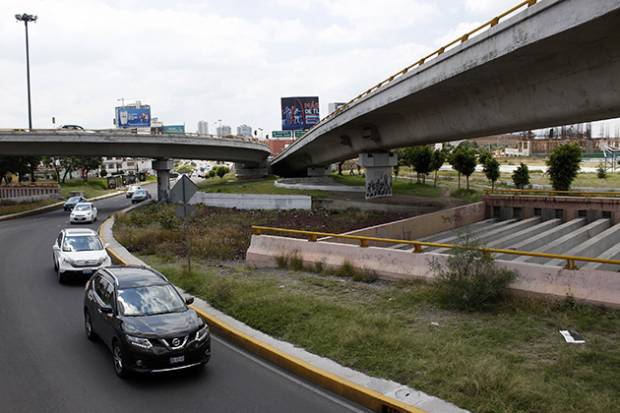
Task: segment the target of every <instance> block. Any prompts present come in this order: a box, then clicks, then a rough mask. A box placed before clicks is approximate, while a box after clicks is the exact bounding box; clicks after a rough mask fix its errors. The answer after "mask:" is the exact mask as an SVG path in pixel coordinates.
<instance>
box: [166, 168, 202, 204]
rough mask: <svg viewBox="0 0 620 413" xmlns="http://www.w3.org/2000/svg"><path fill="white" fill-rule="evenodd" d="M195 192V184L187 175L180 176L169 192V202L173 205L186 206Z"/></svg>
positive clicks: (196, 189)
mask: <svg viewBox="0 0 620 413" xmlns="http://www.w3.org/2000/svg"><path fill="white" fill-rule="evenodd" d="M197 191H198V187H197V186H196V184H195V183H193V182H192V180H191V179H189V178H188V177H187V175H182V177H181V179H179V180H178V181H177V183H176V184H174V186H173V187H172V189H171V190H170V201H171V202H174V203H175V204H178V203H180V204H187V203H189V200H190V199H192V197H193V196H194V194H195V193H196V192H197Z"/></svg>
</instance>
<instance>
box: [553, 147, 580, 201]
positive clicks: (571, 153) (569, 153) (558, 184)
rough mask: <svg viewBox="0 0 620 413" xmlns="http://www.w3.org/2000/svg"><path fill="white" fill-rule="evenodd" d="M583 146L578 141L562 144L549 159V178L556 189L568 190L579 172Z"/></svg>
mask: <svg viewBox="0 0 620 413" xmlns="http://www.w3.org/2000/svg"><path fill="white" fill-rule="evenodd" d="M580 162H581V147H580V146H579V145H578V144H576V143H566V144H564V145H560V146H558V147H557V148H555V149H554V150H553V152H551V155H550V156H549V159H548V160H547V166H548V167H549V169H548V170H547V172H548V173H549V179H550V180H551V185H552V186H553V189H555V190H556V191H568V190H569V189H570V186H571V184H572V183H573V180H574V179H575V178H576V177H577V173H578V172H579V163H580Z"/></svg>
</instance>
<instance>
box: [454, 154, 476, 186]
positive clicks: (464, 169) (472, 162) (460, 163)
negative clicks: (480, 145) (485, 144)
mask: <svg viewBox="0 0 620 413" xmlns="http://www.w3.org/2000/svg"><path fill="white" fill-rule="evenodd" d="M449 162H450V165H452V168H454V169H455V170H456V171H457V172H458V173H459V189H461V174H462V175H465V177H466V178H467V190H469V177H470V176H471V174H473V173H474V171H475V170H476V150H475V149H474V148H473V147H471V146H460V145H459V146H457V148H456V149H455V150H454V151H452V154H451V156H450V159H449Z"/></svg>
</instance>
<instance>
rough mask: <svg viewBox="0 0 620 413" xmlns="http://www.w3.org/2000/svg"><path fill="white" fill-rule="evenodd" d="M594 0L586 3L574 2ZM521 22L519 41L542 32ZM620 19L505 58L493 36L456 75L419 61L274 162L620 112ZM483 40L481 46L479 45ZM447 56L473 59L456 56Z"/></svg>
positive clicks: (304, 161) (303, 164)
mask: <svg viewBox="0 0 620 413" xmlns="http://www.w3.org/2000/svg"><path fill="white" fill-rule="evenodd" d="M566 3H571V2H566ZM572 3H575V2H572ZM559 6H562V4H561V3H558V7H559ZM590 6H591V5H590V2H583V4H582V5H579V4H577V6H576V7H590ZM575 13H576V14H578V13H579V10H577V11H575ZM555 17H556V18H557V17H558V16H555ZM564 17H565V18H566V19H570V18H571V17H572V16H568V15H567V16H564ZM532 19H533V18H532ZM555 23H557V22H552V21H550V22H548V24H555ZM521 24H522V25H524V26H525V27H522V28H514V29H512V30H510V31H511V35H512V36H514V37H515V39H512V41H513V42H517V41H520V40H522V39H519V38H518V37H519V36H521V37H522V36H528V34H529V33H532V32H535V31H536V30H544V29H537V27H538V25H539V24H542V23H541V22H532V23H531V25H528V20H525V21H524V22H522V23H521ZM618 27H620V11H618V10H616V11H614V12H612V13H609V14H606V15H604V16H603V17H599V18H596V19H593V20H590V21H589V22H588V23H585V24H581V25H578V26H576V27H574V28H571V29H570V30H566V31H563V32H561V33H560V34H556V35H554V36H551V37H547V38H545V39H543V40H541V41H537V42H533V43H531V44H529V45H526V46H523V47H520V48H518V49H516V50H514V51H511V52H510V53H507V54H505V55H504V56H501V57H495V55H494V54H495V53H497V52H496V51H495V50H497V49H501V47H502V46H501V45H497V44H496V43H497V42H500V41H502V39H499V38H498V39H490V40H489V39H487V40H485V41H487V42H493V40H496V42H495V43H493V44H492V45H487V46H486V48H487V49H488V50H487V55H484V53H482V54H481V51H480V50H478V51H477V53H478V54H479V55H480V56H479V57H480V60H483V61H485V63H481V64H475V65H474V64H473V62H472V61H471V59H469V63H470V66H467V67H466V68H465V69H464V70H463V71H461V73H458V74H455V75H451V74H450V70H451V69H450V68H448V70H441V69H442V68H446V67H445V65H448V66H449V65H450V63H449V62H448V61H445V62H439V63H437V64H436V65H435V66H433V65H430V66H429V67H428V68H426V69H424V66H423V67H422V69H421V71H420V72H419V73H417V74H416V75H415V76H412V77H411V78H409V79H405V80H403V81H402V82H400V83H398V84H396V85H394V86H391V87H389V88H388V90H383V91H380V92H378V93H376V95H373V96H371V97H370V98H368V99H366V100H365V101H362V102H361V103H359V104H358V105H356V106H353V107H352V108H351V109H349V110H347V111H345V112H343V114H342V115H339V116H338V117H336V118H334V119H333V120H332V121H329V122H328V123H326V124H325V125H324V128H323V129H322V130H320V131H317V132H316V133H314V134H313V133H312V132H311V133H310V135H309V136H308V137H307V138H304V140H305V141H306V142H305V143H302V142H299V145H293V147H291V148H290V150H289V151H288V153H287V152H285V153H283V154H282V155H280V156H279V157H278V158H276V159H275V160H274V163H273V164H272V170H273V172H274V173H276V174H278V175H282V176H304V175H305V174H306V169H307V167H309V166H320V165H327V164H330V163H333V162H337V161H341V160H345V159H350V158H353V157H356V156H357V155H358V154H360V153H363V152H380V151H385V150H389V149H393V148H398V147H403V146H410V145H416V144H425V143H435V142H446V141H451V140H459V139H471V138H476V137H481V136H489V135H495V134H502V133H509V132H515V131H522V130H528V129H538V128H544V127H550V126H557V125H562V124H569V123H578V122H585V121H591V120H599V119H607V118H613V117H619V116H620V30H618ZM507 31H508V30H507ZM497 36H498V37H499V36H501V33H500V34H498V35H497ZM503 40H504V41H510V40H511V39H505V38H504V39H503ZM478 46H480V47H482V45H476V46H474V47H478ZM466 52H467V49H464V50H463V51H462V52H461V53H463V54H466ZM450 59H461V61H465V62H467V61H468V59H467V56H462V57H459V54H454V55H453V56H451V57H450ZM457 63H458V62H454V64H457ZM442 64H443V65H444V66H441V65H442ZM463 64H467V63H463ZM424 72H428V73H424ZM431 77H432V79H431ZM420 84H428V86H424V87H422V86H420ZM399 88H400V90H399ZM405 94H407V95H408V96H404V95H405ZM398 96H401V97H398ZM403 96H404V97H403ZM340 118H343V119H340Z"/></svg>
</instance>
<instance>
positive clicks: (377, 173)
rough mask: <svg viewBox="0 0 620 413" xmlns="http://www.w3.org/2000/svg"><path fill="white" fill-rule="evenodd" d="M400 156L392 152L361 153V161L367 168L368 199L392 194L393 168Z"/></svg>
mask: <svg viewBox="0 0 620 413" xmlns="http://www.w3.org/2000/svg"><path fill="white" fill-rule="evenodd" d="M396 162H398V157H397V156H396V154H393V153H392V152H369V153H360V156H359V163H360V165H361V166H362V167H364V168H365V169H366V199H374V198H383V197H388V196H392V168H393V167H394V165H396Z"/></svg>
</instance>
